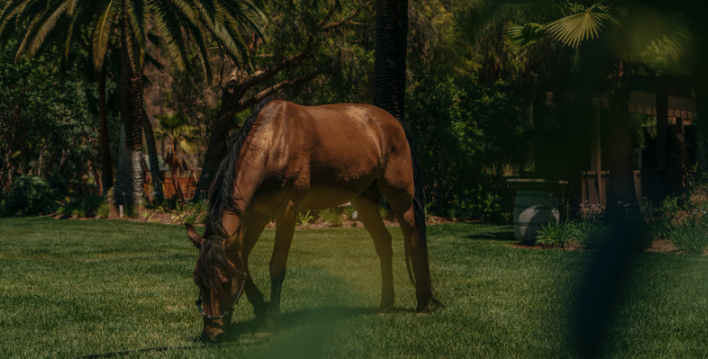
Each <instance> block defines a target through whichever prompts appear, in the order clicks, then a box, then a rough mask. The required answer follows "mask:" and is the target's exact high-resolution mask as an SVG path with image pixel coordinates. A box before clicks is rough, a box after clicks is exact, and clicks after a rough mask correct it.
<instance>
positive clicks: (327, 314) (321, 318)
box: [227, 307, 395, 341]
mask: <svg viewBox="0 0 708 359" xmlns="http://www.w3.org/2000/svg"><path fill="white" fill-rule="evenodd" d="M394 311H395V310H394ZM375 313H377V311H376V309H375V308H365V307H354V308H352V307H330V308H312V309H304V310H299V311H297V312H292V313H284V314H282V315H281V316H280V318H279V320H278V323H279V327H280V329H288V328H293V327H297V326H303V325H323V324H331V323H333V322H334V321H337V320H342V319H348V318H352V317H355V316H358V315H362V314H375ZM264 320H265V319H259V318H255V317H253V318H251V319H250V320H247V321H245V322H239V323H233V324H231V327H230V328H229V329H230V330H229V338H228V339H227V340H229V341H230V340H233V339H236V338H237V337H238V336H240V335H242V334H245V333H255V332H257V331H258V329H260V327H261V326H262V325H263V322H264Z"/></svg>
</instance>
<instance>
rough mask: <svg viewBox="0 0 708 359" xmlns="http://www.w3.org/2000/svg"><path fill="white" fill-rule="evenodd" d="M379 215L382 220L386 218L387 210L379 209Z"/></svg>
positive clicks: (384, 208)
mask: <svg viewBox="0 0 708 359" xmlns="http://www.w3.org/2000/svg"><path fill="white" fill-rule="evenodd" d="M379 214H380V215H381V218H383V219H386V218H388V210H387V209H386V207H380V208H379Z"/></svg>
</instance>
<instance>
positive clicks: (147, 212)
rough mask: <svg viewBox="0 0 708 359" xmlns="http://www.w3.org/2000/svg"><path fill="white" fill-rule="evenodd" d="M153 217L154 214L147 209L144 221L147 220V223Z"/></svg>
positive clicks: (144, 213)
mask: <svg viewBox="0 0 708 359" xmlns="http://www.w3.org/2000/svg"><path fill="white" fill-rule="evenodd" d="M151 215H152V212H151V211H149V210H147V209H146V210H145V211H144V212H143V219H144V220H145V222H147V221H148V220H149V219H150V216H151Z"/></svg>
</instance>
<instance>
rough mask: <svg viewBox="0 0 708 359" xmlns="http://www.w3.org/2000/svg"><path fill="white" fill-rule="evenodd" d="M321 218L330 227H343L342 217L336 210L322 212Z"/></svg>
mask: <svg viewBox="0 0 708 359" xmlns="http://www.w3.org/2000/svg"><path fill="white" fill-rule="evenodd" d="M320 218H322V219H324V221H325V222H327V223H329V225H330V227H341V226H342V215H340V214H339V213H338V212H337V211H336V210H335V209H332V208H330V209H327V210H324V211H320Z"/></svg>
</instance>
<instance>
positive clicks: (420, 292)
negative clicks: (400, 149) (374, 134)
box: [399, 120, 443, 306]
mask: <svg viewBox="0 0 708 359" xmlns="http://www.w3.org/2000/svg"><path fill="white" fill-rule="evenodd" d="M399 123H400V124H401V127H403V131H404V132H405V134H406V140H408V145H409V146H410V150H411V162H412V163H413V187H414V195H413V214H414V218H415V228H414V229H413V238H412V242H411V243H408V241H404V245H405V251H406V268H407V269H408V277H409V278H410V280H411V283H413V285H415V286H416V297H419V298H422V299H423V302H424V303H426V304H427V302H428V301H430V302H432V303H433V304H434V305H436V306H443V304H442V303H441V302H440V301H439V300H438V299H437V298H435V296H433V285H432V281H431V279H430V265H429V262H428V239H427V234H426V227H425V219H426V218H425V217H426V215H425V191H424V190H423V177H422V174H421V172H420V163H419V161H418V149H417V146H416V143H415V140H414V139H413V132H412V131H411V129H410V128H408V126H406V124H405V123H403V122H402V121H400V120H399ZM411 261H412V262H413V266H414V268H413V270H414V271H415V272H416V273H417V276H418V281H419V282H420V283H417V282H416V280H415V279H414V277H413V273H411Z"/></svg>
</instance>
